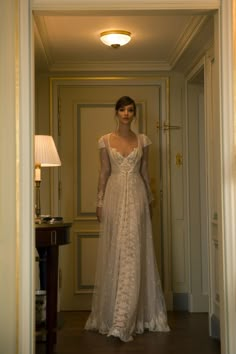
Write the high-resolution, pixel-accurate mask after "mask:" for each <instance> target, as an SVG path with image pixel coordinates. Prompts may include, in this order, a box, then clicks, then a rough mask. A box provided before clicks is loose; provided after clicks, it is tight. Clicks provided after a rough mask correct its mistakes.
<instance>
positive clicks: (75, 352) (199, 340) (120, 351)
mask: <svg viewBox="0 0 236 354" xmlns="http://www.w3.org/2000/svg"><path fill="white" fill-rule="evenodd" d="M61 315H62V319H63V320H62V321H63V324H62V326H61V329H60V330H59V331H58V339H57V344H56V346H55V353H57V354H80V353H81V354H95V353H96V354H185V353H186V354H188V353H189V354H190V353H191V354H220V342H219V341H218V340H215V339H213V338H210V337H209V334H208V316H207V314H202V313H197V314H196V313H195V314H189V313H187V312H186V313H185V312H170V313H168V321H169V325H170V327H171V331H170V332H169V333H157V332H153V333H150V332H145V333H144V334H141V335H136V336H135V339H134V341H132V342H129V343H123V342H121V341H120V340H119V339H113V338H109V337H106V336H104V335H100V334H98V333H96V332H90V331H89V332H88V331H85V330H84V324H85V322H86V319H87V317H88V312H63V313H62V314H61ZM36 354H45V343H42V342H38V343H37V345H36Z"/></svg>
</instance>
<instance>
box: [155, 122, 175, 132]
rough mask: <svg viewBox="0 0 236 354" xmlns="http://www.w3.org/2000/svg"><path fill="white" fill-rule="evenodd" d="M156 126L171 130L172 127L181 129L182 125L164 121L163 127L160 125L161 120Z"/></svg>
mask: <svg viewBox="0 0 236 354" xmlns="http://www.w3.org/2000/svg"><path fill="white" fill-rule="evenodd" d="M156 127H157V129H163V130H164V131H166V130H171V129H181V127H180V126H178V125H169V124H167V123H164V124H163V127H162V126H160V125H159V122H157V125H156Z"/></svg>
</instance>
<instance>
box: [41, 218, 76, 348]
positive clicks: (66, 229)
mask: <svg viewBox="0 0 236 354" xmlns="http://www.w3.org/2000/svg"><path fill="white" fill-rule="evenodd" d="M71 225H72V224H71V223H55V224H35V245H36V247H37V248H41V247H43V248H46V250H47V252H46V260H45V261H46V269H47V271H46V332H47V334H46V335H47V337H46V338H47V339H46V348H47V349H46V353H47V354H52V353H53V349H54V344H55V343H56V328H57V293H58V253H59V246H62V245H66V244H68V243H69V242H70V227H71Z"/></svg>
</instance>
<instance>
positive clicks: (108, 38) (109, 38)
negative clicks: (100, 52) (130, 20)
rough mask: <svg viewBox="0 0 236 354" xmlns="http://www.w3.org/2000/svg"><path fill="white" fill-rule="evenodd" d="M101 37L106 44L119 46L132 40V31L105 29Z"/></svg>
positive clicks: (114, 46) (113, 46)
mask: <svg viewBox="0 0 236 354" xmlns="http://www.w3.org/2000/svg"><path fill="white" fill-rule="evenodd" d="M100 39H101V41H102V42H103V43H104V44H106V45H108V46H110V47H112V48H119V47H120V46H122V45H125V44H127V43H128V42H129V41H130V40H131V33H130V32H128V31H120V30H111V31H105V32H102V33H101V34H100Z"/></svg>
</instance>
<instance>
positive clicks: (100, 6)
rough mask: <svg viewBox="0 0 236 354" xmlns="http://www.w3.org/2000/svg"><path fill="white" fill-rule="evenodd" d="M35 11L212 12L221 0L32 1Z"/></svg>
mask: <svg viewBox="0 0 236 354" xmlns="http://www.w3.org/2000/svg"><path fill="white" fill-rule="evenodd" d="M32 7H33V10H66V11H70V10H71V11H76V10H94V11H95V10H100V11H101V10H106V11H107V10H120V9H123V10H129V9H130V10H196V9H200V10H203V9H204V10H205V9H206V10H210V9H218V8H219V7H220V0H206V1H204V0H195V1H194V0H193V1H190V0H182V1H179V0H150V1H149V2H148V4H147V3H145V2H144V1H143V0H130V1H125V0H113V1H110V0H101V1H99V2H98V1H97V0H80V1H78V0H57V1H52V0H32Z"/></svg>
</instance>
